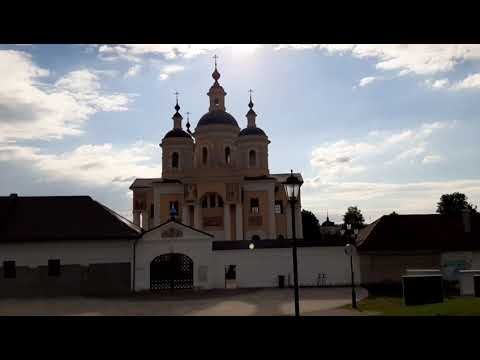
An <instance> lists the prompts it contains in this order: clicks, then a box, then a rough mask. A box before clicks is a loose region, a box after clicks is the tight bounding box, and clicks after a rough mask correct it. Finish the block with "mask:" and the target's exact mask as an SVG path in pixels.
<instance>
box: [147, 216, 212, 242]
mask: <svg viewBox="0 0 480 360" xmlns="http://www.w3.org/2000/svg"><path fill="white" fill-rule="evenodd" d="M143 238H144V239H155V240H160V239H173V240H182V239H186V240H194V239H202V240H210V239H212V238H213V235H211V234H208V233H206V232H204V231H202V230H198V229H195V228H193V227H191V226H188V225H185V224H182V223H179V222H177V221H172V220H170V221H167V222H165V223H163V224H160V225H159V226H156V227H154V228H153V229H150V230H148V231H146V232H145V233H144V235H143Z"/></svg>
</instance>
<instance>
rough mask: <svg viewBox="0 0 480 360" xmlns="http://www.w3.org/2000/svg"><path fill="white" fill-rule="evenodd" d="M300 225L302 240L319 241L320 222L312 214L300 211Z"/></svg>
mask: <svg viewBox="0 0 480 360" xmlns="http://www.w3.org/2000/svg"><path fill="white" fill-rule="evenodd" d="M302 225H303V238H304V239H320V237H321V234H320V222H319V221H318V219H317V217H316V216H315V214H314V213H312V212H311V211H308V210H302Z"/></svg>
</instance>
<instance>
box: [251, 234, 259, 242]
mask: <svg viewBox="0 0 480 360" xmlns="http://www.w3.org/2000/svg"><path fill="white" fill-rule="evenodd" d="M252 240H253V241H258V240H260V236H258V235H253V236H252Z"/></svg>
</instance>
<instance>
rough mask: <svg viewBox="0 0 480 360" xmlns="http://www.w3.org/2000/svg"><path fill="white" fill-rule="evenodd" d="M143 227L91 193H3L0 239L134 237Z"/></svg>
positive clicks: (35, 240) (41, 239)
mask: <svg viewBox="0 0 480 360" xmlns="http://www.w3.org/2000/svg"><path fill="white" fill-rule="evenodd" d="M141 234H142V230H141V228H139V227H138V226H136V225H134V224H133V223H132V222H130V221H128V220H127V219H125V218H123V217H122V216H120V215H119V214H117V213H115V212H114V211H113V210H111V209H109V208H107V207H106V206H104V205H102V204H100V203H99V202H97V201H95V200H93V199H92V198H91V197H89V196H32V197H30V196H25V197H23V196H20V197H12V196H2V197H0V243H1V242H40V241H58V240H66V241H69V240H120V239H134V238H138V237H139V236H140V235H141Z"/></svg>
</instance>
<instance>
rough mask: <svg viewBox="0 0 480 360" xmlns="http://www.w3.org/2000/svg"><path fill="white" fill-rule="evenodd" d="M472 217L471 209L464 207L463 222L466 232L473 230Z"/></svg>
mask: <svg viewBox="0 0 480 360" xmlns="http://www.w3.org/2000/svg"><path fill="white" fill-rule="evenodd" d="M470 218H471V215H470V210H469V209H464V210H463V211H462V220H463V221H462V222H463V229H464V230H465V232H466V233H469V232H471V230H472V227H471V224H470Z"/></svg>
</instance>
